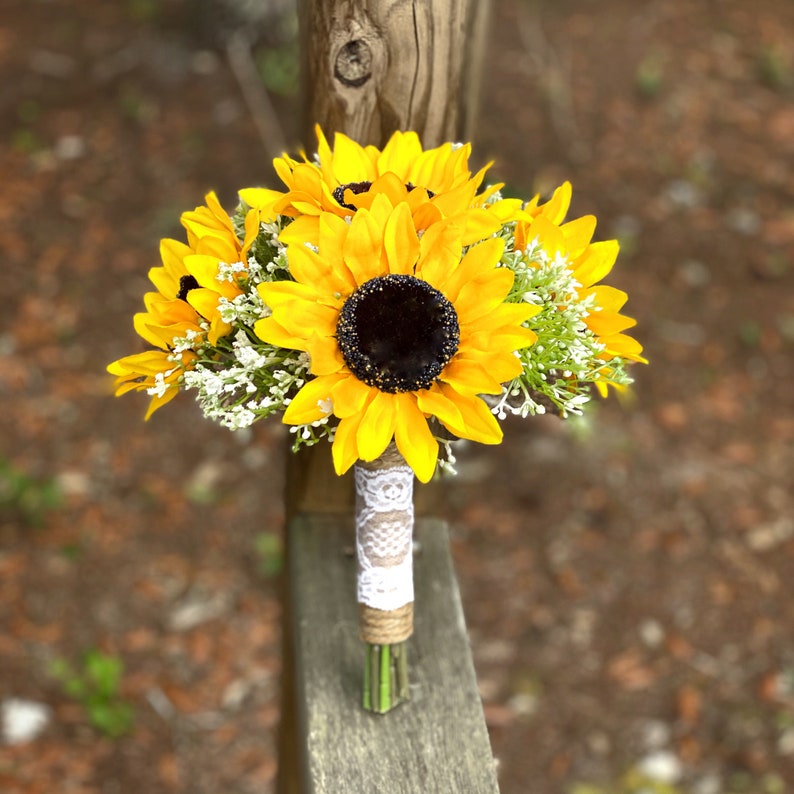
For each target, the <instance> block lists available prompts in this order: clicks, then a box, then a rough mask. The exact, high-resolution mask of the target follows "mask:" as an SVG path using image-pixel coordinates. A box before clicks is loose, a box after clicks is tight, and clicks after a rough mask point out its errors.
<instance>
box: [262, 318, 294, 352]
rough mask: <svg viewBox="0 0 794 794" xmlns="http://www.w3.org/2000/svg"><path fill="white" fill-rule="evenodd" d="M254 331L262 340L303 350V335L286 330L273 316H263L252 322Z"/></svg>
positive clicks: (291, 348)
mask: <svg viewBox="0 0 794 794" xmlns="http://www.w3.org/2000/svg"><path fill="white" fill-rule="evenodd" d="M254 333H255V334H256V335H257V336H258V337H259V338H260V339H261V340H262V341H263V342H267V343H268V344H271V345H276V347H286V348H288V349H290V350H305V349H306V337H305V335H297V334H294V333H292V332H290V331H287V329H286V328H284V327H283V326H282V325H280V324H279V323H278V322H277V321H276V319H275V318H274V317H272V316H271V317H265V318H264V319H262V320H257V321H256V322H255V323H254Z"/></svg>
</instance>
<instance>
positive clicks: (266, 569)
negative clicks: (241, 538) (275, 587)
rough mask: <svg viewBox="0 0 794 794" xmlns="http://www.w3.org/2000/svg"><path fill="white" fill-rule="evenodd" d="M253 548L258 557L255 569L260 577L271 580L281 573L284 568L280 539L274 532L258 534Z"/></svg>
mask: <svg viewBox="0 0 794 794" xmlns="http://www.w3.org/2000/svg"><path fill="white" fill-rule="evenodd" d="M254 546H255V548H256V553H257V557H258V561H257V569H258V570H259V573H261V574H262V576H264V577H266V578H268V579H269V578H271V577H273V576H276V575H278V574H279V573H281V569H282V568H283V567H284V549H283V546H282V543H281V538H280V537H279V536H278V535H277V534H276V533H275V532H260V533H259V534H258V535H257V536H256V538H255V540H254Z"/></svg>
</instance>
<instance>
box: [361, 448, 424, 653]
mask: <svg viewBox="0 0 794 794" xmlns="http://www.w3.org/2000/svg"><path fill="white" fill-rule="evenodd" d="M355 481H356V557H357V560H358V601H359V606H360V633H361V639H362V640H364V642H368V643H371V644H374V645H393V644H395V643H398V642H403V641H404V640H407V639H408V637H410V636H411V634H412V633H413V600H414V589H413V553H412V549H413V526H414V507H413V481H414V474H413V471H412V470H411V468H410V466H408V465H407V464H406V463H405V460H404V459H403V457H402V455H400V453H399V452H398V451H397V448H396V447H395V445H394V443H391V444H390V445H389V446H388V447H387V449H386V451H385V452H384V453H383V454H382V455H381V456H380V457H379V458H377V459H376V460H374V461H371V462H369V463H365V462H364V461H358V463H356V466H355Z"/></svg>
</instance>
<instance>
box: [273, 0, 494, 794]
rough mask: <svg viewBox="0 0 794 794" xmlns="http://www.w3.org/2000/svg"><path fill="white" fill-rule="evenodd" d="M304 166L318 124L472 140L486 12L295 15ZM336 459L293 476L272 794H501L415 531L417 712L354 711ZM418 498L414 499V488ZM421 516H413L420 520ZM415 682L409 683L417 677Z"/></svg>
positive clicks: (377, 140)
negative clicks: (301, 68)
mask: <svg viewBox="0 0 794 794" xmlns="http://www.w3.org/2000/svg"><path fill="white" fill-rule="evenodd" d="M300 8H301V17H300V18H301V29H302V37H303V53H304V56H305V76H306V81H305V82H306V105H307V118H306V133H305V141H304V143H305V146H306V151H307V152H311V151H314V150H315V147H316V140H315V136H314V129H313V128H314V124H315V123H319V124H320V125H321V126H322V128H323V130H324V131H325V132H326V134H327V135H329V136H331V135H332V134H333V133H334V132H337V131H338V132H344V133H345V134H347V135H348V136H350V137H352V138H354V139H355V140H357V141H358V142H359V143H361V144H374V145H377V146H382V145H383V144H384V143H385V141H386V140H387V139H388V137H389V136H390V135H391V133H392V132H394V131H395V130H397V129H401V130H415V131H416V132H418V133H419V135H420V137H421V139H422V142H423V144H424V146H425V147H426V148H427V147H431V146H436V145H438V144H440V143H443V142H444V141H447V140H451V141H462V140H470V139H471V137H472V128H473V122H474V116H475V111H476V95H477V89H478V86H479V73H480V65H481V61H482V58H481V55H482V48H483V46H484V41H485V35H484V34H485V27H486V22H487V19H488V15H489V10H490V9H489V3H488V2H487V0H424V1H423V0H302V4H301V6H300ZM329 448H330V445H328V444H325V443H321V444H320V445H318V446H316V447H312V448H310V449H308V450H305V451H303V452H301V453H300V454H299V455H297V456H290V460H289V462H288V464H287V493H286V499H287V510H286V514H287V521H288V525H287V566H286V569H287V576H288V577H289V579H288V581H287V583H286V593H285V625H284V640H285V642H284V678H283V686H284V701H283V704H284V709H283V723H282V735H281V752H280V768H279V791H280V792H281V794H298V793H299V792H300V793H303V792H306V793H307V794H309V793H311V794H337V792H340V791H355V792H359V791H361V792H364V791H372V792H416V791H450V792H458V791H465V792H471V793H472V794H478V793H479V792H482V793H483V794H485V793H487V794H493V792H496V791H498V787H497V783H496V774H495V769H494V763H493V757H492V755H491V751H490V744H489V740H488V733H487V729H486V726H485V720H484V718H483V714H482V706H481V703H480V698H479V694H478V690H477V682H476V677H475V674H474V667H473V663H472V659H471V652H470V649H469V646H468V639H467V635H466V627H465V622H464V618H463V612H462V609H461V605H460V596H459V592H458V587H457V583H456V581H455V577H454V571H453V567H452V561H451V555H450V550H449V544H448V540H447V534H446V527H445V526H444V525H443V523H442V522H439V521H437V520H435V521H434V520H420V521H418V522H417V534H418V537H419V539H420V542H421V544H422V548H423V551H422V552H421V553H420V556H419V557H418V558H417V560H416V566H415V567H416V577H415V578H416V595H417V600H416V608H417V612H416V631H415V635H414V638H413V639H412V640H411V643H412V646H414V651H413V656H412V662H411V665H412V674H413V676H414V679H415V680H414V684H415V687H414V688H415V693H414V698H415V699H414V701H413V702H412V703H410V704H408V705H407V706H404V707H400V708H399V709H397V710H396V711H395V712H393V713H390V714H388V715H386V716H385V717H380V716H376V715H372V714H369V713H365V712H364V711H363V710H362V709H361V707H360V704H359V694H360V689H361V681H360V675H361V663H362V658H363V657H362V656H361V653H362V651H363V646H362V645H361V644H360V642H359V641H358V639H357V631H356V616H357V605H356V603H355V563H354V560H353V558H352V557H351V556H350V555H349V554H348V555H346V554H345V548H346V547H347V549H348V550H349V549H350V547H351V546H352V544H353V515H352V505H353V489H352V484H351V481H350V478H337V477H336V475H335V474H334V473H333V467H332V465H331V459H330V451H329ZM423 487H424V486H423ZM418 512H420V513H421V512H422V511H421V510H420V511H418ZM414 671H415V672H414Z"/></svg>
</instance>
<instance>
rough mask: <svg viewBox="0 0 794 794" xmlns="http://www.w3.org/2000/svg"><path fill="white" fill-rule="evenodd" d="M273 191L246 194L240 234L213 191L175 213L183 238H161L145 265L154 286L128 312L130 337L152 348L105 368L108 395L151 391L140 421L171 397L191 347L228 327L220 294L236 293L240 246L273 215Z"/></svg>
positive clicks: (191, 356) (242, 264)
mask: <svg viewBox="0 0 794 794" xmlns="http://www.w3.org/2000/svg"><path fill="white" fill-rule="evenodd" d="M280 196H281V194H280V193H276V191H265V190H258V191H250V192H249V196H248V198H249V201H250V202H251V204H252V205H253V206H252V207H251V208H250V209H249V210H248V211H247V213H246V216H245V218H244V237H243V239H242V240H241V239H239V238H238V236H237V234H236V232H235V229H234V225H233V224H232V221H231V219H230V217H229V215H228V214H227V213H226V212H225V211H224V210H223V208H222V207H221V205H220V203H219V202H218V199H217V197H216V196H215V194H214V193H209V194H208V195H207V196H206V197H205V201H206V204H205V205H202V206H200V207H197V208H196V209H194V210H192V211H190V212H185V213H183V214H182V217H181V222H182V225H183V226H184V227H185V230H186V232H187V239H188V242H187V244H185V243H183V242H180V241H179V240H171V239H164V240H162V241H161V243H160V259H161V264H160V265H159V266H157V267H153V268H151V269H150V270H149V280H150V281H151V282H152V284H153V285H154V286H155V287H156V289H157V291H156V292H147V293H146V294H145V295H144V306H145V309H146V311H144V312H138V313H137V314H136V315H135V316H134V318H133V324H134V327H135V330H136V332H137V333H138V335H139V336H140V337H142V338H143V339H144V340H146V341H147V342H149V343H150V344H152V345H153V346H154V347H155V348H156V349H154V350H149V351H146V352H143V353H137V354H134V355H131V356H125V357H123V358H120V359H118V360H117V361H114V362H113V363H111V364H110V365H109V366H108V368H107V369H108V372H110V373H111V374H112V375H115V376H116V381H115V393H116V395H121V394H125V393H126V392H129V391H146V392H147V393H149V394H150V395H151V396H152V400H151V402H150V404H149V408H148V410H147V413H146V418H147V419H148V418H149V417H150V416H151V415H152V413H153V412H154V411H156V410H157V409H158V408H160V407H161V406H163V405H165V404H166V403H167V402H169V401H170V400H172V399H173V398H174V397H175V396H176V394H177V392H178V391H179V377H180V375H181V374H182V372H183V371H184V370H185V369H189V368H190V367H191V366H192V365H193V363H194V362H195V361H196V359H197V356H196V354H195V352H194V351H195V350H197V349H199V348H200V347H201V346H202V345H203V344H205V343H206V342H209V344H211V345H214V344H216V343H217V341H218V339H219V338H221V337H223V336H225V335H226V334H228V333H229V332H230V330H231V325H230V324H229V323H227V322H224V320H223V319H222V317H221V312H220V310H219V306H220V303H221V299H222V298H225V299H227V300H233V299H234V298H235V297H237V296H238V295H240V294H241V292H242V290H241V288H240V277H241V276H242V275H243V274H244V273H245V269H246V260H247V254H248V250H249V248H250V247H251V245H252V243H253V241H254V239H255V238H256V236H257V234H258V232H259V227H260V223H261V222H262V221H263V220H270V219H271V218H272V217H273V213H272V204H273V200H274V198H276V197H280Z"/></svg>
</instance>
